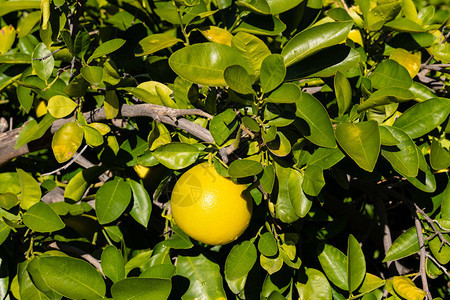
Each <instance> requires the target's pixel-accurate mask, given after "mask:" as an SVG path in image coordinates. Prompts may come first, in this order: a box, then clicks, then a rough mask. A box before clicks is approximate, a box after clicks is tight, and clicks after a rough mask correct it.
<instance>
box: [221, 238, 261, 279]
mask: <svg viewBox="0 0 450 300" xmlns="http://www.w3.org/2000/svg"><path fill="white" fill-rule="evenodd" d="M256 259H257V253H256V247H255V245H253V243H252V242H250V241H244V242H242V243H240V244H238V245H235V246H234V247H233V248H232V249H231V251H230V253H229V254H228V256H227V259H226V261H225V277H226V278H227V279H229V280H234V279H237V278H240V277H242V276H244V275H246V274H247V273H248V272H249V271H250V270H251V269H252V268H253V265H254V264H255V262H256Z"/></svg>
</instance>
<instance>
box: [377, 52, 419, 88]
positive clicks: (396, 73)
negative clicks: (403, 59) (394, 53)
mask: <svg viewBox="0 0 450 300" xmlns="http://www.w3.org/2000/svg"><path fill="white" fill-rule="evenodd" d="M369 79H370V81H371V82H372V86H373V87H374V88H376V89H383V88H393V87H399V88H404V89H409V88H410V87H411V85H412V79H411V76H410V75H409V72H408V70H407V69H406V68H405V67H404V66H402V65H401V64H399V63H398V62H396V61H395V60H392V59H386V60H383V61H382V62H381V63H379V64H378V66H377V67H376V68H375V70H374V71H373V73H372V74H371V75H370V76H369Z"/></svg>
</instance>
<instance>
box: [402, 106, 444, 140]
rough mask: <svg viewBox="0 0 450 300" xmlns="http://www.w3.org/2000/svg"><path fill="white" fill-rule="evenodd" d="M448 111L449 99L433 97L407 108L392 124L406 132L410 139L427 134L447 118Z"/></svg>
mask: <svg viewBox="0 0 450 300" xmlns="http://www.w3.org/2000/svg"><path fill="white" fill-rule="evenodd" d="M449 113H450V100H449V99H446V98H433V99H430V100H426V101H424V102H420V103H417V104H415V105H413V106H412V107H410V108H408V109H407V110H406V111H405V112H404V113H403V114H402V115H401V116H400V117H398V118H397V119H396V120H395V122H394V125H393V126H395V127H397V128H400V129H401V130H403V131H404V132H406V133H407V134H408V135H409V136H410V137H411V138H412V139H415V138H418V137H421V136H422V135H424V134H427V133H428V132H430V131H431V130H433V129H434V128H436V127H437V126H439V125H440V124H441V123H442V122H444V121H445V119H447V117H448V115H449Z"/></svg>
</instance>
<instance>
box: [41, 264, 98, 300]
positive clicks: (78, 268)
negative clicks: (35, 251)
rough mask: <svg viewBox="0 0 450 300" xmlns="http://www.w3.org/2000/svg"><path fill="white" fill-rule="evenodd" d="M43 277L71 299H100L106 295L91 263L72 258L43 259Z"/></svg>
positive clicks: (58, 291)
mask: <svg viewBox="0 0 450 300" xmlns="http://www.w3.org/2000/svg"><path fill="white" fill-rule="evenodd" d="M39 266H40V270H41V275H42V278H43V279H44V281H45V282H46V283H47V285H48V286H50V287H51V288H52V289H53V290H54V291H55V292H57V293H59V294H61V295H63V296H65V297H67V298H69V299H98V298H103V297H104V296H105V293H106V286H105V282H104V281H103V278H102V276H101V275H100V273H99V272H98V271H97V270H96V269H95V268H94V267H93V266H91V265H90V264H89V263H87V262H85V261H83V260H81V259H76V258H72V257H61V256H59V257H58V256H53V257H41V258H40V259H39Z"/></svg>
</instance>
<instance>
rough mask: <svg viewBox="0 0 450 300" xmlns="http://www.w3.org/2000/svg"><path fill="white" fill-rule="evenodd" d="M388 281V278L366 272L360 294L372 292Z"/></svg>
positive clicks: (359, 290)
mask: <svg viewBox="0 0 450 300" xmlns="http://www.w3.org/2000/svg"><path fill="white" fill-rule="evenodd" d="M385 283H386V280H383V279H381V278H379V277H378V276H375V275H372V274H370V273H366V276H365V277H364V281H363V283H362V284H361V286H360V287H359V289H358V294H365V293H368V292H371V291H373V290H375V289H377V288H379V287H382V286H383V285H384V284H385Z"/></svg>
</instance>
